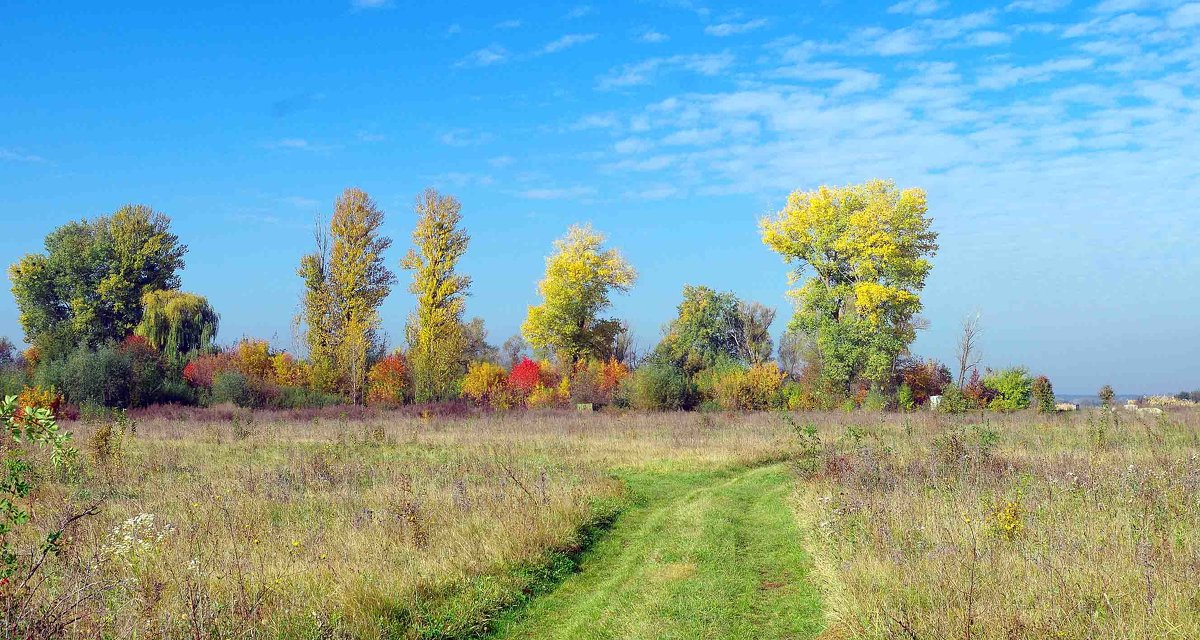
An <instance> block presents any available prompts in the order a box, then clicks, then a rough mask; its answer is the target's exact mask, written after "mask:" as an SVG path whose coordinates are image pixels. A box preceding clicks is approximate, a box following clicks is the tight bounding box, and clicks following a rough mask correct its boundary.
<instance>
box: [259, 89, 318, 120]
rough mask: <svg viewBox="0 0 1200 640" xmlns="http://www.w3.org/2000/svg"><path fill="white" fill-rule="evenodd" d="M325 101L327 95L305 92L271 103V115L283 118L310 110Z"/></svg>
mask: <svg viewBox="0 0 1200 640" xmlns="http://www.w3.org/2000/svg"><path fill="white" fill-rule="evenodd" d="M324 99H325V94H324V93H319V92H305V93H298V94H296V95H292V96H288V97H286V98H283V99H281V100H276V101H275V102H272V103H271V115H272V116H275V117H276V118H282V117H284V116H288V115H291V114H293V113H296V112H297V111H303V110H305V109H308V108H310V107H312V106H313V105H314V104H316V103H318V102H320V101H321V100H324Z"/></svg>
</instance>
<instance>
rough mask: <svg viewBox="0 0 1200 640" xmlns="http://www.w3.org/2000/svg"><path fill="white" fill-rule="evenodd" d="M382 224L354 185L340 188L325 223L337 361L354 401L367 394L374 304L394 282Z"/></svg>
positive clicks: (375, 327)
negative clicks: (337, 332) (337, 338)
mask: <svg viewBox="0 0 1200 640" xmlns="http://www.w3.org/2000/svg"><path fill="white" fill-rule="evenodd" d="M382 226H383V211H381V210H380V209H379V207H378V206H376V205H375V201H374V200H372V199H371V197H370V196H368V195H367V194H366V192H364V191H362V190H359V189H354V188H351V189H346V190H345V191H344V192H342V196H341V197H340V198H338V200H337V202H336V203H335V204H334V208H333V218H332V219H331V220H330V221H329V231H330V235H331V236H332V237H333V246H332V248H331V250H330V253H329V286H330V292H331V294H332V298H333V300H334V301H335V305H336V308H337V313H338V323H339V324H340V326H341V336H340V337H341V340H340V344H339V348H338V350H337V356H336V362H337V363H338V367H337V368H338V371H339V373H340V374H341V379H342V388H343V390H344V391H345V392H346V393H347V394H349V396H350V400H351V401H352V402H355V403H358V402H362V400H363V398H364V396H365V394H366V388H367V372H368V366H367V365H368V363H367V359H368V354H370V353H372V352H373V351H378V350H379V346H380V345H379V342H380V335H379V305H380V304H382V303H383V300H384V298H386V297H387V296H388V294H389V293H391V291H392V285H393V284H395V282H396V276H395V275H394V274H393V273H392V272H391V270H390V269H388V268H387V265H386V263H385V262H384V259H383V253H384V252H385V251H387V249H388V247H390V246H392V240H391V238H388V237H387V236H384V235H381V234H380V233H379V229H380V227H382Z"/></svg>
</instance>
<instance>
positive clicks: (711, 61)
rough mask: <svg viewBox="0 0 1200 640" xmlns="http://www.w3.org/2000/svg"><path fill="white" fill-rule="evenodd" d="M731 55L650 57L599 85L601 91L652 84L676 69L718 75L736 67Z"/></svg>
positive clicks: (610, 73)
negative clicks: (662, 75)
mask: <svg viewBox="0 0 1200 640" xmlns="http://www.w3.org/2000/svg"><path fill="white" fill-rule="evenodd" d="M733 62H734V57H733V55H732V54H730V53H714V54H690V55H677V56H671V57H667V58H650V59H649V60H643V61H641V62H636V63H633V64H627V65H624V66H622V67H619V68H617V69H614V70H612V71H610V72H609V73H608V74H607V75H605V76H603V77H601V78H600V79H599V81H598V82H597V87H598V88H600V89H616V88H621V87H633V86H637V85H644V84H649V83H650V82H652V81H653V79H654V78H655V77H657V76H658V75H660V74H662V73H667V72H670V71H676V70H685V71H691V72H692V73H697V74H700V75H703V76H714V75H717V74H719V73H721V72H722V71H724V70H726V69H728V68H729V67H730V66H732V65H733Z"/></svg>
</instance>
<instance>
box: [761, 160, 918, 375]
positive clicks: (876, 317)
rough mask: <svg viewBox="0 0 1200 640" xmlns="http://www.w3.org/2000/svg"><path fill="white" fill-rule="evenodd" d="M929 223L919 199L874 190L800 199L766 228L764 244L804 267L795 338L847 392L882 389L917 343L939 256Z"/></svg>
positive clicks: (876, 183)
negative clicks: (803, 340)
mask: <svg viewBox="0 0 1200 640" xmlns="http://www.w3.org/2000/svg"><path fill="white" fill-rule="evenodd" d="M926 214H927V211H926V204H925V192H924V191H923V190H921V189H904V190H898V189H897V188H896V186H895V184H894V183H893V182H891V181H884V180H872V181H870V182H867V183H865V184H861V185H851V186H846V187H820V188H819V189H817V190H815V191H807V192H806V191H795V192H793V193H792V194H791V195H790V196H789V197H788V202H787V205H786V206H785V207H784V208H783V210H782V211H780V212H779V213H778V214H777V215H776V216H775V217H774V218H765V219H763V220H762V222H761V225H760V226H761V230H762V236H763V242H764V243H765V244H766V245H767V246H769V247H771V248H772V249H773V250H775V251H776V252H778V253H779V254H780V255H782V256H783V258H784V260H786V261H787V262H798V263H799V265H800V266H799V268H797V270H796V271H795V272H793V274H792V276H791V282H792V283H793V284H799V285H800V286H799V288H797V289H795V290H793V291H792V292H791V295H792V297H793V299H794V301H795V303H796V314H795V316H794V317H793V318H792V321H791V324H790V329H792V330H794V331H799V332H801V333H803V334H805V335H807V336H808V337H809V338H810V339H811V340H812V341H813V343H814V344H815V347H816V350H817V352H818V354H819V356H820V360H821V363H822V375H824V376H825V377H826V378H827V379H829V380H830V381H832V382H834V383H836V384H837V385H839V386H840V387H841V388H842V389H844V390H845V391H847V392H848V391H849V390H850V386H851V384H852V383H853V382H854V381H855V380H857V379H859V378H865V379H867V380H869V381H872V382H876V383H883V382H884V381H886V380H887V379H888V378H889V377H890V375H891V373H892V370H893V368H894V365H895V362H896V358H897V357H899V356H900V355H902V354H903V353H905V352H906V351H907V348H908V345H909V344H911V342H912V341H913V339H914V338H915V337H916V335H915V334H916V326H917V323H916V320H917V319H916V314H917V313H918V312H919V311H920V310H921V300H920V297H919V293H920V291H921V289H922V288H924V286H925V278H926V276H927V275H928V274H929V270H930V269H931V268H932V263H931V262H930V261H929V258H930V257H931V256H932V255H933V254H934V253H936V251H937V248H938V247H937V242H936V241H937V233H936V232H934V231H932V230H931V229H930V226H931V223H932V221H931V220H930V218H929V217H928V216H927V215H926ZM805 269H807V270H809V271H811V275H809V276H808V277H807V278H805V277H804V270H805Z"/></svg>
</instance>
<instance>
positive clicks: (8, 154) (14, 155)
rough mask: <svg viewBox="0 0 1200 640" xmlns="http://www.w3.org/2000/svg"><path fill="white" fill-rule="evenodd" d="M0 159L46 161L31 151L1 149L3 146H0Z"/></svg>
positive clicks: (9, 160) (8, 160)
mask: <svg viewBox="0 0 1200 640" xmlns="http://www.w3.org/2000/svg"><path fill="white" fill-rule="evenodd" d="M0 160H4V161H7V162H32V163H38V162H45V161H46V159H45V158H43V157H41V156H37V155H34V154H32V153H25V152H23V151H21V150H19V149H3V148H0Z"/></svg>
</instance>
